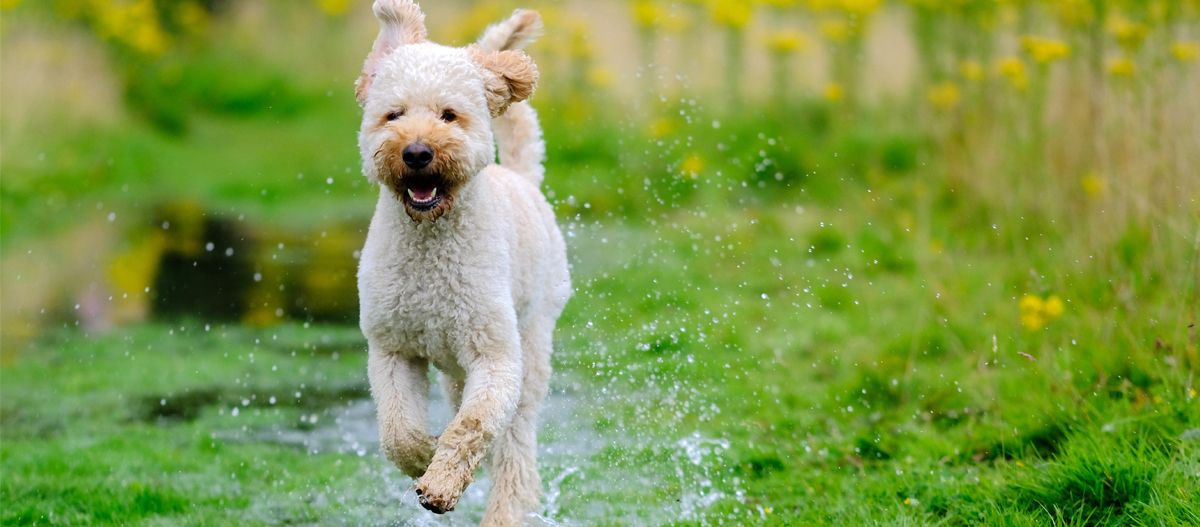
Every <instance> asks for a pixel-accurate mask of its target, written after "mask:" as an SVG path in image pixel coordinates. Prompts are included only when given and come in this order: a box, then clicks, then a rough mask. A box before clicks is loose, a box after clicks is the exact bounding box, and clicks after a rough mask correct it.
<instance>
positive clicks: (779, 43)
mask: <svg viewBox="0 0 1200 527" xmlns="http://www.w3.org/2000/svg"><path fill="white" fill-rule="evenodd" d="M811 45H812V41H810V40H809V39H808V37H807V36H805V35H804V34H803V33H800V32H799V31H792V30H784V31H777V32H775V33H772V34H771V36H770V37H768V40H767V46H768V47H770V48H771V51H773V52H775V53H779V54H781V55H783V54H788V53H792V52H795V51H804V50H807V49H808V48H809V47H810V46H811Z"/></svg>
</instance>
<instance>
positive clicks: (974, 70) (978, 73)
mask: <svg viewBox="0 0 1200 527" xmlns="http://www.w3.org/2000/svg"><path fill="white" fill-rule="evenodd" d="M958 71H959V73H961V74H962V76H963V78H964V79H967V80H969V81H975V82H979V81H981V80H983V78H984V77H986V76H987V72H985V71H984V69H983V64H980V63H978V62H975V61H973V60H968V61H964V62H963V63H962V64H961V65H959V67H958Z"/></svg>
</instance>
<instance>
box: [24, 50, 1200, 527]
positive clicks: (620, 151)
mask: <svg viewBox="0 0 1200 527" xmlns="http://www.w3.org/2000/svg"><path fill="white" fill-rule="evenodd" d="M226 53H228V54H232V55H223V54H226ZM242 58H244V57H242V56H240V55H237V54H236V53H235V52H234V51H230V50H228V49H223V48H218V49H216V50H201V51H197V52H195V56H190V57H189V56H184V57H183V58H179V59H178V60H182V61H185V65H186V66H187V67H186V68H184V69H185V71H187V72H188V75H189V77H187V80H186V82H184V84H183V85H182V87H181V88H179V90H182V91H179V92H171V91H170V90H171V87H170V86H167V87H162V86H159V87H154V86H149V87H147V88H146V89H147V90H150V92H147V93H149V95H146V96H147V97H150V96H155V97H158V96H162V97H166V99H163V100H156V101H157V102H155V104H156V106H154V105H152V107H149V108H148V109H144V110H145V111H147V112H160V111H167V110H170V108H169V107H170V104H166V105H164V104H160V103H163V101H166V103H172V102H179V104H181V105H183V106H182V107H183V108H184V110H185V111H183V114H182V115H183V118H184V119H185V121H178V120H172V119H176V117H178V116H176V117H172V116H171V115H165V116H160V117H155V116H154V115H146V116H143V117H142V118H141V120H137V119H132V118H131V119H130V120H123V121H121V122H118V123H115V124H113V125H111V126H110V127H108V128H102V129H82V130H76V129H72V128H70V127H67V128H65V129H64V130H63V131H62V133H52V132H53V131H54V129H53V128H50V127H46V128H32V129H31V130H32V132H31V133H28V134H26V135H24V136H20V137H7V136H6V137H5V138H4V150H5V155H4V157H3V158H2V160H0V163H2V164H0V170H3V172H4V178H3V180H2V181H0V205H3V206H2V207H0V233H3V237H4V240H3V245H2V247H3V250H4V251H5V252H10V251H20V250H21V249H22V248H24V247H26V246H27V245H28V244H30V243H33V241H34V240H37V239H45V238H54V237H55V236H57V235H58V233H59V232H61V231H63V230H66V229H69V228H71V227H72V226H75V225H78V224H79V223H80V222H85V221H90V220H89V218H91V216H89V214H92V213H91V212H84V211H92V210H93V209H95V210H101V209H102V210H101V212H102V213H104V214H107V213H108V212H109V211H114V212H116V213H117V215H118V217H120V218H121V222H124V223H123V225H124V226H125V227H127V228H129V229H131V230H132V229H137V228H139V227H137V226H139V225H144V224H148V222H149V221H150V220H152V219H153V218H155V214H156V210H157V208H158V207H160V206H161V205H162V204H163V203H169V202H173V201H178V200H189V201H194V202H196V203H199V204H201V205H202V206H203V207H204V208H205V209H204V210H206V211H207V212H209V213H211V214H213V215H216V216H219V217H223V218H238V217H244V218H245V220H246V222H247V223H248V224H250V225H253V226H256V227H262V228H263V230H268V231H269V230H270V229H271V228H272V227H274V226H278V225H289V226H292V227H295V226H296V225H300V226H302V227H305V228H311V229H320V228H323V226H325V225H330V224H336V223H340V222H344V221H348V222H351V223H353V222H359V223H362V222H363V221H364V218H366V217H367V216H368V215H369V214H370V213H371V211H372V208H373V203H374V192H375V190H374V189H372V188H370V187H369V186H368V185H367V184H366V182H365V181H364V180H363V179H362V178H361V176H360V175H358V173H357V168H356V167H357V166H358V163H359V161H358V159H357V152H356V150H355V146H354V133H355V130H356V128H357V113H356V112H357V110H356V109H355V107H354V104H353V102H352V101H351V100H350V95H349V93H348V90H347V89H344V88H346V86H345V84H346V83H344V82H343V83H342V84H337V85H334V84H330V85H329V86H326V85H324V84H322V82H325V81H321V82H316V81H312V80H311V78H318V75H317V74H316V73H313V74H311V78H310V79H304V80H303V81H300V80H297V79H291V78H288V77H287V76H284V75H282V74H281V73H279V72H278V71H275V70H272V69H271V68H269V67H264V66H262V64H261V63H260V62H255V61H243V60H241V59H242ZM173 60H174V59H173ZM356 60H357V59H356ZM187 61H190V62H187ZM160 66H161V67H163V68H167V69H169V68H170V67H172V65H171V64H169V63H168V64H166V65H165V66H163V65H160ZM193 66H194V67H193ZM352 66H354V67H357V66H356V65H353V64H352ZM351 69H352V68H351ZM143 73H144V72H143ZM159 73H161V72H159ZM352 75H353V72H348V73H345V76H352ZM231 79H232V81H236V82H232V81H231V82H224V81H225V80H231ZM334 88H337V90H338V91H334ZM154 90H160V91H161V90H165V91H164V92H163V93H167V95H162V94H161V93H159V92H156V91H154ZM223 90H224V91H223ZM151 92H153V93H151ZM331 92H332V93H335V94H336V95H335V96H328V95H327V94H328V93H331ZM155 93H158V95H154V94H155ZM276 102H278V104H276ZM1009 102H1012V101H1009ZM147 104H149V103H147ZM536 104H537V105H538V108H539V111H540V113H541V115H542V117H543V119H544V122H545V126H546V129H547V137H548V138H549V163H548V176H547V177H548V179H547V194H548V195H549V196H550V197H551V201H552V202H553V203H554V204H555V206H556V210H557V213H558V215H559V218H560V223H561V225H562V227H563V230H564V231H565V232H566V234H567V239H568V243H569V245H570V251H571V261H572V263H573V270H572V273H573V280H574V283H575V285H576V295H575V297H574V298H573V299H572V300H571V303H570V304H569V306H568V309H567V312H566V313H565V314H564V316H563V318H562V319H561V321H560V323H559V331H558V333H557V335H556V339H557V346H556V350H557V354H556V357H555V368H556V374H555V375H556V376H555V381H554V390H553V395H552V396H551V400H550V403H549V404H548V408H547V414H546V415H547V418H546V419H545V422H544V425H543V430H542V434H541V439H542V442H543V444H544V445H546V450H545V451H544V454H543V456H542V460H541V466H540V470H541V473H542V476H543V479H544V481H545V487H546V489H547V492H548V495H549V496H554V499H553V501H549V498H548V501H547V503H548V505H547V510H545V511H543V514H545V515H546V516H548V517H550V518H551V519H553V520H555V521H560V522H563V523H566V524H579V525H743V524H761V525H811V524H826V525H868V524H870V525H875V524H881V525H882V524H887V525H1197V524H1200V432H1198V431H1197V428H1198V427H1200V401H1198V400H1197V397H1196V390H1197V389H1198V388H1200V387H1198V386H1197V385H1198V384H1200V381H1198V380H1197V379H1196V377H1197V375H1196V374H1197V373H1200V359H1198V358H1197V337H1196V334H1197V330H1196V328H1195V327H1194V324H1195V323H1196V310H1197V306H1198V305H1200V285H1198V283H1200V259H1198V258H1197V252H1198V251H1200V244H1198V243H1197V241H1196V240H1198V239H1200V233H1198V232H1197V226H1198V225H1200V209H1197V208H1196V205H1195V199H1192V201H1190V202H1188V201H1187V200H1188V199H1191V198H1189V195H1188V194H1187V193H1188V192H1192V191H1193V190H1194V189H1195V187H1194V183H1193V184H1189V183H1188V181H1189V180H1188V179H1187V178H1188V177H1189V176H1188V175H1187V174H1181V173H1175V172H1171V171H1170V170H1166V171H1165V172H1164V173H1163V174H1162V175H1161V177H1160V179H1161V181H1164V182H1166V183H1164V184H1167V183H1169V184H1174V185H1176V186H1175V187H1173V188H1175V189H1176V190H1175V191H1174V192H1175V194H1178V195H1176V196H1174V198H1176V199H1178V203H1177V202H1172V201H1170V200H1168V199H1166V198H1164V197H1163V196H1162V195H1158V194H1153V193H1151V192H1149V191H1146V192H1145V193H1140V192H1142V191H1141V190H1140V189H1139V188H1138V187H1137V186H1136V182H1137V180H1136V179H1135V178H1133V177H1132V176H1130V177H1129V182H1125V181H1124V180H1122V179H1121V178H1122V175H1121V174H1114V175H1113V176H1112V180H1113V187H1114V189H1115V190H1114V191H1113V192H1112V193H1111V195H1105V196H1101V197H1094V196H1087V195H1084V193H1083V192H1082V191H1081V190H1080V189H1079V188H1078V185H1076V184H1075V183H1076V181H1075V180H1076V179H1077V177H1076V174H1075V173H1074V172H1072V171H1070V170H1066V169H1061V170H1060V167H1056V166H1054V165H1052V164H1049V163H1042V162H1041V161H1037V162H1035V161H1028V160H1026V159H1025V157H1023V156H1021V155H1013V156H1007V157H1006V158H1005V159H1003V160H1001V161H998V162H997V165H996V166H994V167H989V168H988V170H989V171H988V172H986V173H984V174H980V175H979V177H978V179H979V180H983V182H982V183H981V182H979V181H974V180H972V181H963V180H962V179H961V178H960V179H956V178H955V177H952V176H954V175H955V174H958V172H956V170H959V171H961V166H960V167H958V168H957V169H955V168H952V167H951V165H952V164H953V163H951V161H949V160H948V159H950V158H952V157H953V155H954V154H955V153H958V154H962V153H963V152H962V151H961V150H963V149H967V150H971V149H968V148H967V147H966V146H964V145H966V143H967V141H966V139H964V140H963V141H962V145H959V143H955V142H953V141H949V140H947V139H946V137H948V136H942V135H939V133H935V132H934V131H931V130H934V129H936V128H938V127H937V126H933V125H931V124H930V123H929V122H928V121H927V119H930V118H929V116H927V115H923V114H921V113H920V111H918V110H916V109H914V108H913V107H911V106H910V105H907V104H903V103H900V102H895V101H892V102H889V103H888V104H890V105H893V106H896V107H895V108H892V107H890V106H884V107H880V108H863V109H861V110H860V111H859V113H858V116H857V117H856V118H855V119H854V120H848V119H846V118H845V117H844V116H841V115H839V111H838V107H837V106H836V105H834V104H830V103H827V102H821V101H804V102H802V103H799V102H798V103H796V104H795V105H793V106H789V107H787V108H784V109H782V110H779V109H773V108H772V109H771V110H773V113H772V112H768V111H767V109H747V110H746V112H745V114H744V115H740V116H733V117H730V116H722V115H719V114H717V113H715V112H713V111H711V110H710V109H707V108H705V107H704V105H703V104H699V105H693V104H691V103H689V102H687V101H683V102H679V103H664V104H663V105H662V107H659V108H652V109H651V110H649V111H650V113H652V114H653V115H655V116H662V119H664V120H665V121H667V124H666V125H663V126H660V127H659V128H662V129H667V130H668V131H667V132H665V133H663V132H662V131H661V130H660V131H659V132H654V131H650V130H649V128H650V127H649V126H648V123H647V122H645V121H646V119H634V118H631V117H629V116H623V115H610V114H609V113H606V111H605V110H606V109H605V108H604V107H603V106H602V105H598V104H595V103H589V102H588V101H586V100H583V99H581V98H579V97H574V98H573V97H571V96H570V95H569V94H568V95H563V94H558V95H555V94H553V93H551V94H547V96H545V97H542V98H539V99H537V101H536ZM133 109H134V110H137V108H133ZM171 111H174V110H171ZM964 112H965V110H964ZM131 114H133V115H137V112H136V111H133V112H131ZM967 117H969V119H967V118H964V120H962V121H956V123H957V124H955V123H949V120H947V121H945V122H943V121H938V122H937V124H939V125H946V126H960V127H963V128H969V127H968V126H967V124H966V123H968V122H969V123H975V124H978V123H983V125H979V126H978V128H981V129H987V130H993V131H994V132H995V134H994V135H995V136H997V137H1000V139H994V141H993V139H987V141H993V142H987V141H984V140H980V141H981V142H982V143H983V146H980V147H978V148H976V149H974V150H971V151H972V152H975V151H977V150H986V148H996V149H997V150H999V151H1002V152H1026V151H1031V150H1036V148H1034V146H1037V145H1031V144H1029V142H1028V141H1026V140H1023V139H1021V138H1020V137H1019V136H1020V135H1021V134H1019V133H1012V132H1013V130H1011V129H1006V128H1004V125H1003V123H1002V121H1003V119H1000V118H996V116H995V115H991V116H989V115H988V114H987V112H986V111H984V110H979V111H978V112H977V113H974V114H970V115H968V116H967ZM161 119H167V120H168V121H169V122H170V123H176V124H170V125H169V126H166V125H164V124H163V123H162V122H158V120H161ZM923 119H925V120H923ZM934 120H936V119H934ZM714 121H719V122H717V123H714ZM913 122H917V123H919V124H920V126H917V127H915V128H914V127H912V126H910V125H911V123H913ZM179 123H183V124H179ZM947 123H949V124H947ZM997 123H1000V124H997ZM984 125H987V126H984ZM988 126H991V128H988ZM996 130H998V131H996ZM1054 132H1055V130H1053V129H1052V130H1048V131H1046V133H1047V136H1049V137H1051V138H1052V139H1053V138H1056V137H1057V138H1058V139H1055V140H1062V138H1063V137H1067V136H1069V135H1070V134H1069V133H1065V132H1061V131H1059V133H1058V134H1057V135H1056V134H1055V133H1054ZM963 133H964V134H965V133H966V132H963ZM974 139H979V138H978V137H975V138H974ZM1023 141H1024V142H1023ZM1054 144H1056V145H1060V143H1054ZM956 145H959V146H956ZM977 146H978V145H977ZM1060 146H1061V145H1060ZM42 154H45V156H44V157H43V156H42ZM1009 158H1011V159H1009ZM689 163H690V164H689ZM1180 166H1183V165H1180ZM684 167H690V168H689V169H692V170H695V171H696V175H695V177H693V176H692V175H691V174H690V173H685V172H684ZM300 174H304V177H299V175H300ZM989 178H991V179H989ZM1064 181H1067V182H1069V183H1070V184H1068V183H1064ZM1121 185H1124V186H1121ZM1189 185H1191V186H1189ZM998 189H1002V191H1001V190H998ZM1189 203H1190V204H1189ZM98 204H99V205H98ZM1131 204H1132V205H1131ZM1134 205H1137V206H1136V207H1135V206H1134ZM1139 207H1140V208H1139ZM1132 209H1136V210H1140V211H1142V213H1130V212H1128V211H1129V210H1132ZM101 212H97V213H95V214H101ZM100 217H103V214H101V216H100ZM1110 218H1111V219H1110ZM1027 296H1031V297H1037V298H1039V299H1043V300H1044V299H1047V298H1049V297H1050V296H1055V297H1057V298H1059V299H1061V300H1062V302H1063V306H1064V309H1063V310H1062V313H1061V315H1054V316H1047V317H1046V318H1045V319H1044V320H1043V321H1042V322H1044V323H1042V324H1032V327H1030V326H1029V325H1026V324H1024V323H1022V318H1021V317H1022V311H1021V309H1022V308H1021V302H1022V299H1024V298H1026V297H1027ZM63 311H64V313H66V314H65V315H63V317H61V318H62V319H61V320H56V324H58V323H62V324H63V326H62V327H61V328H59V327H57V326H54V327H46V328H42V330H43V331H42V332H41V334H39V335H37V336H35V337H34V338H33V339H32V341H31V342H29V343H28V346H27V347H26V346H22V347H21V348H20V349H5V350H4V355H3V362H2V367H3V384H0V470H2V473H3V477H2V478H0V502H2V504H3V512H2V515H0V521H2V522H3V524H5V525H31V524H37V525H46V524H50V525H228V524H237V525H267V524H272V525H274V524H306V525H307V524H322V525H326V524H328V525H342V524H352V525H361V524H396V523H400V524H407V523H404V522H410V521H413V522H415V521H422V522H424V521H428V520H429V518H430V517H429V516H428V515H427V514H426V513H424V512H423V511H420V510H419V508H418V507H417V505H416V504H415V501H414V499H413V496H412V493H411V492H410V491H409V490H408V485H409V482H408V480H407V479H406V478H404V477H403V476H401V475H399V473H398V472H397V471H396V470H395V469H394V468H392V467H390V466H389V465H388V463H387V462H386V461H385V460H383V459H382V458H381V457H380V456H378V455H376V454H374V453H373V451H372V449H371V448H370V447H369V445H367V446H362V447H361V448H358V447H349V446H347V445H351V443H352V441H342V440H340V439H338V436H339V434H342V433H343V432H345V430H346V429H347V427H350V426H352V425H353V424H354V423H358V424H362V422H361V419H359V418H360V417H361V416H359V417H355V415H357V414H353V412H354V411H356V410H355V408H360V407H358V406H355V404H356V403H361V402H362V401H363V400H365V399H366V398H367V397H368V392H367V386H366V380H365V377H366V376H365V355H364V348H365V343H364V341H363V340H362V337H361V335H360V334H359V332H358V330H357V328H354V327H352V326H332V325H329V326H326V325H309V324H302V323H300V322H287V323H284V324H282V325H278V326H274V327H267V328H250V327H244V326H239V325H236V324H229V325H221V324H217V323H215V322H212V321H197V320H182V321H174V320H155V321H152V322H147V323H142V324H137V325H132V326H128V327H121V328H116V329H113V330H110V331H105V332H97V331H94V330H85V329H80V328H79V327H76V326H73V325H71V322H73V320H74V315H73V314H72V312H71V310H70V309H69V307H64V310H63ZM296 394H300V395H299V396H297V395H296ZM272 398H274V399H273V400H272ZM235 409H236V410H238V413H237V414H236V415H235V414H234V413H233V411H234V410H235ZM314 416H316V417H317V419H316V421H315V422H314V420H313V417H314ZM339 419H342V420H343V421H342V422H338V421H337V420H339ZM356 437H358V436H356ZM281 438H290V439H286V440H285V439H281ZM314 438H323V439H321V441H325V442H323V443H322V442H318V443H314V444H320V445H330V444H332V445H342V447H339V448H334V449H333V450H330V449H329V448H325V447H321V448H316V449H314V448H311V445H310V444H309V443H306V442H305V441H308V440H314V441H315V440H316V439H314ZM339 441H340V442H339ZM360 446H361V445H360ZM314 450H315V451H314ZM483 488H484V486H483V482H482V481H481V482H479V483H478V484H476V485H474V486H473V487H472V489H473V490H472V491H471V492H473V494H469V495H468V497H467V498H466V499H464V505H463V506H462V507H460V510H459V511H457V512H455V513H454V514H451V515H450V516H448V517H445V518H441V519H440V520H439V521H442V522H446V523H447V524H451V525H462V524H468V523H469V522H470V521H472V520H476V521H477V520H478V518H479V516H480V514H481V513H482V503H483V499H484V498H483V496H482V495H481V494H480V493H481V492H482V490H483Z"/></svg>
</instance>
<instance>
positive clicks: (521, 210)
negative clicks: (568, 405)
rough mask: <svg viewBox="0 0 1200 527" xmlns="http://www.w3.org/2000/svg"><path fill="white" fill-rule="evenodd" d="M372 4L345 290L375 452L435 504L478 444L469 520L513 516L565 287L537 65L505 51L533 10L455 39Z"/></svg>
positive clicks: (462, 483) (525, 29)
mask: <svg viewBox="0 0 1200 527" xmlns="http://www.w3.org/2000/svg"><path fill="white" fill-rule="evenodd" d="M374 10H375V16H376V17H377V18H378V19H379V21H380V23H381V25H382V28H381V30H380V32H379V37H378V38H377V39H376V40H375V45H374V47H373V49H372V50H371V53H370V55H368V57H367V60H366V64H365V66H364V68H363V75H362V77H361V78H359V79H358V82H357V83H356V90H355V94H356V96H357V98H358V102H359V104H360V105H361V106H362V109H363V120H362V128H361V129H360V131H359V135H358V144H359V150H360V152H361V154H362V159H363V174H364V175H365V176H366V177H367V179H368V180H370V181H371V182H372V183H374V184H376V185H378V186H379V187H380V192H379V201H378V203H377V204H376V209H375V216H374V218H373V219H372V220H371V228H370V232H369V234H368V235H367V242H366V246H365V247H364V248H363V251H362V260H361V264H360V266H359V271H358V289H359V296H360V299H361V306H360V307H361V325H362V331H363V333H364V334H365V335H366V337H367V340H368V342H369V348H370V359H369V365H368V368H369V372H368V373H369V377H370V382H371V394H372V395H373V396H374V398H375V402H376V404H377V405H378V412H379V436H380V441H381V445H382V449H383V452H384V454H385V455H386V456H387V458H388V459H389V460H390V461H392V462H393V463H395V464H396V466H397V467H399V468H400V470H402V471H403V472H404V473H405V474H408V475H409V476H411V477H412V478H414V479H415V480H416V482H415V484H414V488H415V489H416V492H417V495H418V500H419V501H420V503H421V505H422V506H423V507H425V508H426V509H428V510H430V511H433V512H435V513H438V514H441V513H445V512H446V511H450V510H453V509H454V505H455V504H456V503H457V502H458V499H459V497H460V496H461V495H462V493H463V491H464V490H465V489H466V487H467V485H468V484H470V483H471V482H472V481H473V480H474V477H475V470H476V468H477V467H479V465H480V463H481V461H482V460H483V458H484V454H485V453H489V454H490V455H491V465H490V474H491V478H492V486H491V495H490V498H489V501H488V506H487V512H486V513H485V515H484V518H483V525H520V523H521V518H522V517H523V516H524V515H525V514H527V513H529V512H531V511H534V510H536V509H537V508H538V506H539V500H540V494H541V480H540V478H539V476H538V471H537V464H536V455H537V435H536V434H537V426H536V424H537V423H536V422H537V414H538V411H539V409H540V407H541V404H542V399H543V398H545V396H546V392H547V390H548V385H549V380H550V353H551V334H552V333H553V331H554V324H555V321H556V320H557V319H558V316H559V315H560V314H561V313H562V310H563V307H564V306H565V305H566V303H567V299H568V297H569V296H570V295H571V284H570V277H569V276H568V272H567V255H566V246H565V244H564V243H563V237H562V233H561V232H560V231H559V229H558V226H557V224H556V223H555V221H554V214H553V210H552V209H551V207H550V204H549V203H548V202H547V201H546V198H545V197H544V196H543V195H542V193H541V191H540V190H539V186H540V185H541V182H542V176H543V168H542V164H541V163H542V159H543V157H544V156H545V144H544V143H543V142H542V131H541V128H540V127H539V125H538V121H537V114H536V113H535V112H534V110H533V108H532V107H530V106H529V104H528V103H527V102H524V101H525V100H526V99H528V98H529V96H530V95H532V94H533V91H534V88H535V86H536V84H537V80H538V72H537V69H536V68H535V66H534V64H533V62H532V61H531V60H530V58H529V57H528V56H526V55H525V54H524V53H523V52H521V51H519V49H521V48H523V47H524V46H525V45H527V44H529V43H530V42H531V41H532V40H533V39H535V38H536V37H537V36H538V35H539V34H540V31H541V29H542V23H541V19H540V17H539V16H538V14H537V12H535V11H517V12H515V13H514V14H513V15H512V17H511V18H509V19H508V20H506V21H504V22H501V23H499V24H496V25H494V26H492V27H490V28H488V30H487V32H486V33H485V34H484V35H483V37H482V38H481V39H480V40H479V42H478V44H476V45H471V46H468V47H466V48H452V47H447V46H441V45H438V44H434V43H432V42H429V41H428V40H427V35H426V29H425V22H424V19H425V17H424V15H423V14H422V13H421V11H420V9H419V8H418V7H417V5H416V4H414V3H413V2H412V1H410V0H377V1H376V2H375V6H374ZM497 145H498V147H499V164H496V163H495V160H496V156H497ZM430 364H432V365H433V366H434V367H436V368H437V369H438V370H439V371H440V376H441V377H440V381H441V384H442V385H443V386H444V387H445V389H446V392H447V396H448V399H449V400H450V401H451V403H452V404H453V405H454V407H455V408H456V409H457V414H456V415H455V416H454V419H453V420H452V421H451V423H450V425H449V426H448V427H447V428H446V431H445V433H443V434H442V435H441V436H439V437H434V436H432V435H430V433H429V429H428V425H427V421H426V419H427V412H428V408H427V406H428V402H427V397H428V392H429V379H428V376H427V375H428V369H429V365H430Z"/></svg>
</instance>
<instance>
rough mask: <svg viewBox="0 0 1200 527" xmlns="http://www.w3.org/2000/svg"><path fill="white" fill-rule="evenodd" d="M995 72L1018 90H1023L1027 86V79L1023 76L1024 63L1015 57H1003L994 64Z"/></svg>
mask: <svg viewBox="0 0 1200 527" xmlns="http://www.w3.org/2000/svg"><path fill="white" fill-rule="evenodd" d="M996 70H997V71H999V72H1000V74H1001V75H1003V76H1005V77H1006V78H1008V81H1009V82H1011V83H1012V85H1013V86H1014V87H1016V88H1017V89H1018V90H1024V89H1025V88H1026V87H1028V86H1029V77H1027V76H1026V75H1025V63H1024V62H1022V61H1021V59H1019V58H1017V57H1005V58H1002V59H1000V62H998V63H996Z"/></svg>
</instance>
